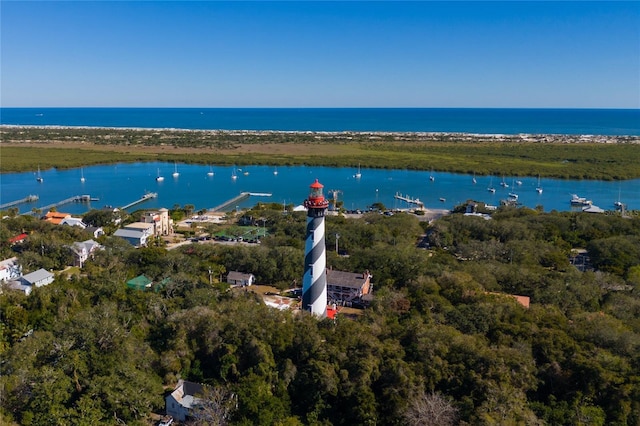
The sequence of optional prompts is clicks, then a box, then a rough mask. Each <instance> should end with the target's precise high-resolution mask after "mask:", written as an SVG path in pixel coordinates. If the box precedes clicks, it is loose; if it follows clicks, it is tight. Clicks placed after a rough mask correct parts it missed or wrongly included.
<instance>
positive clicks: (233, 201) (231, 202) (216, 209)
mask: <svg viewBox="0 0 640 426" xmlns="http://www.w3.org/2000/svg"><path fill="white" fill-rule="evenodd" d="M271 195H272V194H270V193H268V192H241V193H240V195H238V196H236V197H233V198H232V199H230V200H227V201H225V202H224V203H222V204H220V205H217V206H215V207H214V208H212V209H209V211H210V212H211V213H214V212H219V211H221V210H223V209H226V208H227V207H229V206H232V205H234V204H236V203H238V202H240V201H242V200H246V199H247V198H249V197H271Z"/></svg>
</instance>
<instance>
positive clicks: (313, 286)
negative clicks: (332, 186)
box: [302, 179, 329, 317]
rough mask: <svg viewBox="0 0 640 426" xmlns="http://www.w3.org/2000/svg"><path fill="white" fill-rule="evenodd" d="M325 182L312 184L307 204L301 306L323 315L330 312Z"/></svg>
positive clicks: (327, 203) (315, 313)
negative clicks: (325, 230) (325, 241)
mask: <svg viewBox="0 0 640 426" xmlns="http://www.w3.org/2000/svg"><path fill="white" fill-rule="evenodd" d="M323 187H324V186H323V185H322V184H321V183H320V182H318V179H316V181H315V182H313V183H312V184H311V186H310V187H309V188H310V189H311V191H310V192H309V198H307V199H306V200H304V206H305V207H306V208H307V239H306V242H305V250H304V277H303V279H302V309H304V310H305V311H309V312H311V313H312V314H314V315H318V316H321V317H325V316H327V271H326V266H327V259H326V252H325V243H324V214H325V212H326V210H327V207H329V201H328V200H326V199H325V198H324V195H322V188H323Z"/></svg>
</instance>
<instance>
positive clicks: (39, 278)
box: [20, 269, 54, 287]
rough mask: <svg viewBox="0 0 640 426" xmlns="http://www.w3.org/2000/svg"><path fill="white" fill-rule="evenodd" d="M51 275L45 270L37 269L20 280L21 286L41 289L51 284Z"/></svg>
mask: <svg viewBox="0 0 640 426" xmlns="http://www.w3.org/2000/svg"><path fill="white" fill-rule="evenodd" d="M53 278H54V277H53V274H52V273H51V272H49V271H47V270H46V269H38V270H37V271H33V272H31V273H30V274H27V275H23V276H22V277H21V278H20V281H22V284H24V285H30V286H32V287H42V286H45V285H47V284H51V283H52V282H53Z"/></svg>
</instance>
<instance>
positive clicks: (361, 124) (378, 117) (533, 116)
mask: <svg viewBox="0 0 640 426" xmlns="http://www.w3.org/2000/svg"><path fill="white" fill-rule="evenodd" d="M0 124H4V125H30V126H87V127H120V128H159V129H164V128H172V129H192V130H195V129H200V130H255V131H260V130H271V131H299V132H304V131H313V132H340V131H354V132H442V133H480V134H521V133H525V134H566V135H607V136H640V109H520V108H515V109H505V108H0Z"/></svg>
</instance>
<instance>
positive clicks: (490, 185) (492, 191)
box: [487, 176, 496, 194]
mask: <svg viewBox="0 0 640 426" xmlns="http://www.w3.org/2000/svg"><path fill="white" fill-rule="evenodd" d="M487 191H489V192H491V193H492V194H493V193H494V192H496V189H495V188H494V187H493V176H491V180H489V187H488V188H487Z"/></svg>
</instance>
